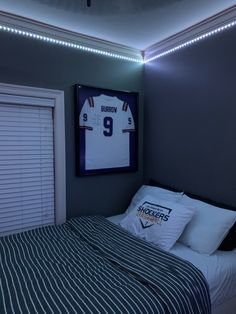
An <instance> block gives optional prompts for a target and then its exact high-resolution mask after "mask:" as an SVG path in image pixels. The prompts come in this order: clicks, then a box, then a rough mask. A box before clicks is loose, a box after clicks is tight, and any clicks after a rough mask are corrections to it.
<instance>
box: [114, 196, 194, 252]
mask: <svg viewBox="0 0 236 314" xmlns="http://www.w3.org/2000/svg"><path fill="white" fill-rule="evenodd" d="M193 214H194V211H193V210H192V209H189V208H187V207H185V206H183V205H179V204H178V203H174V202H169V201H165V200H159V199H156V198H153V197H152V196H146V197H144V198H143V199H142V200H141V201H140V202H139V203H138V204H137V205H136V206H135V207H134V209H133V210H132V211H131V212H130V213H129V214H127V215H126V216H125V218H124V219H122V220H121V222H120V226H121V227H122V228H124V229H126V230H127V231H129V232H131V233H132V234H134V235H136V236H138V237H141V238H143V239H145V240H147V241H149V242H152V243H154V244H156V245H158V246H159V247H160V248H162V249H164V250H167V251H168V250H170V249H171V248H172V246H173V245H174V244H175V242H176V241H177V240H178V238H179V237H180V235H181V233H182V232H183V230H184V228H185V226H186V225H187V223H188V222H189V221H190V219H191V218H192V216H193Z"/></svg>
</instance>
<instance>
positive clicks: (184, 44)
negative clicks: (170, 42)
mask: <svg viewBox="0 0 236 314" xmlns="http://www.w3.org/2000/svg"><path fill="white" fill-rule="evenodd" d="M235 25H236V21H233V22H231V23H228V24H226V25H224V26H221V27H218V28H216V29H214V30H212V31H210V32H208V33H205V34H203V35H201V36H198V37H196V38H193V39H192V40H189V41H186V42H184V43H183V44H181V45H178V46H176V47H174V48H171V49H169V50H166V51H164V52H162V53H160V54H158V55H156V56H154V57H152V58H150V59H147V60H145V61H144V63H147V62H150V61H153V60H155V59H159V58H161V57H163V56H165V55H167V54H170V53H172V52H175V51H176V50H179V49H181V48H184V47H187V46H189V45H192V44H194V43H195V42H197V41H199V40H202V39H204V38H207V37H209V36H212V35H215V34H217V33H219V32H221V31H224V30H226V29H228V28H230V27H232V26H235Z"/></svg>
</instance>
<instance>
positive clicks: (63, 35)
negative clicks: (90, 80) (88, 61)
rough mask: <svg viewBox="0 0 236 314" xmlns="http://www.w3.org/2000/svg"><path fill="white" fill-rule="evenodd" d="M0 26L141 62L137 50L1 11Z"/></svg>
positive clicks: (139, 52)
mask: <svg viewBox="0 0 236 314" xmlns="http://www.w3.org/2000/svg"><path fill="white" fill-rule="evenodd" d="M0 25H1V26H5V27H8V28H11V29H16V30H19V31H23V32H28V33H34V34H36V35H39V36H44V37H49V38H53V39H55V40H58V41H63V42H67V43H71V44H75V45H81V46H84V47H87V48H91V49H93V50H99V51H102V52H107V53H109V54H115V55H120V56H123V57H124V58H127V59H128V58H130V59H134V60H135V59H136V60H137V61H140V62H142V60H143V57H142V53H141V51H140V50H138V49H135V48H131V47H127V46H123V45H119V44H116V43H113V42H109V41H105V40H101V39H98V38H94V37H89V36H85V35H82V34H79V33H75V32H71V31H68V30H65V29H62V28H58V27H55V26H52V25H48V24H44V23H41V22H38V21H35V20H31V19H28V18H23V17H20V16H18V15H14V14H10V13H6V12H3V11H0ZM82 50H83V49H82ZM91 52H93V51H91ZM94 52H96V51H94ZM101 54H102V53H101ZM104 55H105V53H104ZM131 61H132V60H131Z"/></svg>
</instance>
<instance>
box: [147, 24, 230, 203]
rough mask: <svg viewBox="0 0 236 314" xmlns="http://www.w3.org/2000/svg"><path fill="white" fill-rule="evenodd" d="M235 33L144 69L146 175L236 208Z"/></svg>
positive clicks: (161, 59)
mask: <svg viewBox="0 0 236 314" xmlns="http://www.w3.org/2000/svg"><path fill="white" fill-rule="evenodd" d="M235 38H236V28H235V27H234V28H232V29H231V30H227V31H225V32H222V33H220V34H218V35H216V36H213V37H211V38H209V39H206V40H203V41H201V42H198V43H197V44H194V45H192V46H190V47H188V48H186V49H182V50H180V51H178V52H176V53H173V54H170V55H168V56H165V57H162V58H160V59H158V60H156V61H153V62H150V63H148V64H146V66H145V74H144V79H145V88H144V93H145V107H144V108H145V111H144V126H145V134H144V143H145V146H144V152H145V158H144V169H145V170H144V173H145V181H146V182H148V180H149V179H150V178H154V179H156V180H157V181H159V182H161V183H163V184H166V185H170V186H172V187H175V188H179V189H181V190H185V191H188V192H190V193H194V194H197V195H199V196H203V197H207V198H210V199H212V200H215V201H217V202H222V203H225V204H228V205H231V206H236V184H235V178H236V166H235V164H236V163H235V161H236V92H235V91H236V87H235V82H236V80H235V79H236V58H235V56H236V41H235Z"/></svg>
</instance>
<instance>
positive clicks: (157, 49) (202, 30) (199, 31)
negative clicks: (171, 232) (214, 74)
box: [144, 5, 236, 60]
mask: <svg viewBox="0 0 236 314" xmlns="http://www.w3.org/2000/svg"><path fill="white" fill-rule="evenodd" d="M235 20H236V5H234V6H232V7H230V8H228V9H226V10H224V11H222V12H220V13H218V14H216V15H213V16H211V17H209V18H208V19H206V20H203V21H202V22H200V23H198V24H195V25H193V26H191V27H189V28H187V29H185V30H183V31H181V32H179V33H177V34H175V35H173V36H171V37H168V38H166V39H164V40H162V41H160V42H158V43H156V44H154V45H152V46H150V47H148V48H147V49H145V51H144V60H149V59H155V56H158V55H161V54H165V52H166V51H169V50H171V49H173V48H174V47H178V46H180V45H182V44H183V43H186V42H189V41H191V40H193V39H194V38H197V37H200V36H202V35H203V34H206V33H208V32H211V31H212V30H214V29H218V28H220V27H222V26H224V25H226V24H229V23H232V22H233V21H235Z"/></svg>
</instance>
